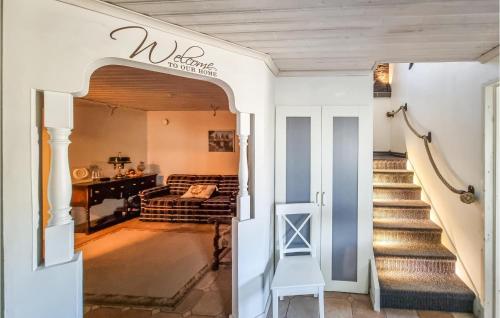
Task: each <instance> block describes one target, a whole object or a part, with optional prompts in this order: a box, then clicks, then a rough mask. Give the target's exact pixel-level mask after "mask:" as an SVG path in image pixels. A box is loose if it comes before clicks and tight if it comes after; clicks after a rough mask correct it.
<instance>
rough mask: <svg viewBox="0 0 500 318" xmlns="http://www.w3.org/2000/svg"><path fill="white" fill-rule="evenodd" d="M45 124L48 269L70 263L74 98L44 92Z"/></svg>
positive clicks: (71, 249)
mask: <svg viewBox="0 0 500 318" xmlns="http://www.w3.org/2000/svg"><path fill="white" fill-rule="evenodd" d="M44 124H45V127H46V128H47V131H48V133H49V136H50V138H49V145H50V171H49V180H48V186H47V196H48V201H49V212H50V219H49V223H48V225H47V228H46V229H45V265H46V266H50V265H55V264H60V263H65V262H69V261H71V259H73V256H74V236H73V235H74V234H73V232H74V222H73V218H72V217H71V215H70V211H71V205H70V204H71V192H72V184H71V174H70V171H69V157H68V146H69V144H70V140H69V135H70V134H71V129H72V128H73V96H71V95H70V94H66V93H57V92H48V91H47V92H44Z"/></svg>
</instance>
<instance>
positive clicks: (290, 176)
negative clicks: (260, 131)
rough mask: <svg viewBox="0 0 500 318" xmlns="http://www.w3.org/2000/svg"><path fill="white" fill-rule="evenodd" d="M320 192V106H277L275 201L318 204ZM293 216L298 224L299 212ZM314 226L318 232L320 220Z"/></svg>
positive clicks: (305, 233) (299, 219)
mask: <svg viewBox="0 0 500 318" xmlns="http://www.w3.org/2000/svg"><path fill="white" fill-rule="evenodd" d="M320 192H321V107H277V108H276V180H275V195H276V202H277V203H305V202H316V203H317V204H318V205H319V200H320V194H321V193H320ZM296 218H297V220H296V221H297V223H300V221H301V219H302V217H301V215H297V216H296ZM293 221H294V220H292V222H293ZM316 221H317V222H316ZM314 226H316V227H317V231H318V232H319V220H315V225H314ZM304 231H305V232H304V233H302V234H303V235H305V236H306V237H308V236H309V227H305V228H304ZM316 254H317V255H319V247H318V249H317V253H316Z"/></svg>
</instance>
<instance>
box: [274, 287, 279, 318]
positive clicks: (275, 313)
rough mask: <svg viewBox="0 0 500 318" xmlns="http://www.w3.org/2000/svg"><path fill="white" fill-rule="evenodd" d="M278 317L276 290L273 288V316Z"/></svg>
mask: <svg viewBox="0 0 500 318" xmlns="http://www.w3.org/2000/svg"><path fill="white" fill-rule="evenodd" d="M278 317H279V316H278V291H277V290H273V318H278Z"/></svg>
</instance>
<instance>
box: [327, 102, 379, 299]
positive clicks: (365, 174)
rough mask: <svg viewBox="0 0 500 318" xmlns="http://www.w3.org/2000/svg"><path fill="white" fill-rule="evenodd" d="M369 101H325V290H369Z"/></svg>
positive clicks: (361, 291)
mask: <svg viewBox="0 0 500 318" xmlns="http://www.w3.org/2000/svg"><path fill="white" fill-rule="evenodd" d="M366 112H367V108H365V107H323V111H322V190H321V191H322V207H321V213H322V220H321V269H322V271H323V276H324V278H325V281H326V288H325V289H326V290H335V291H343V292H357V293H365V292H367V291H368V264H369V263H368V259H369V255H370V246H371V234H370V233H371V227H370V226H369V224H370V223H369V220H370V215H371V213H370V211H371V209H370V202H371V199H370V198H371V184H372V183H371V169H370V167H371V164H372V163H371V151H370V149H371V148H370V143H371V138H370V136H371V135H370V127H371V125H369V123H367V118H368V116H367V114H366Z"/></svg>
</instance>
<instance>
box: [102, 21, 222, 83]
mask: <svg viewBox="0 0 500 318" xmlns="http://www.w3.org/2000/svg"><path fill="white" fill-rule="evenodd" d="M133 29H136V30H141V31H142V32H143V34H144V36H143V38H142V40H141V41H140V43H139V45H137V47H136V48H135V50H134V51H133V52H132V53H131V54H130V56H129V57H130V58H131V59H133V58H134V57H136V56H137V55H139V54H141V53H142V52H144V51H147V50H149V52H148V60H149V62H151V63H152V64H160V63H165V64H166V65H168V67H171V68H175V69H179V70H182V71H188V72H191V73H198V74H201V75H206V76H211V77H217V68H216V67H215V66H214V63H206V62H202V61H200V58H201V57H203V56H204V55H205V50H203V48H202V47H200V46H197V45H193V46H190V47H188V48H187V49H186V50H184V52H183V53H181V54H178V53H177V52H178V51H179V48H178V44H177V41H175V40H174V41H173V42H172V48H171V49H169V50H166V51H165V52H159V51H158V50H157V45H158V43H157V42H156V41H153V42H151V43H149V44H146V42H147V40H148V35H149V33H148V30H146V29H145V28H143V27H141V26H133V25H132V26H126V27H122V28H118V29H115V30H113V31H111V33H110V34H109V37H110V38H111V39H113V40H116V37H115V33H117V32H121V31H124V30H133ZM158 56H161V57H158Z"/></svg>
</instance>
